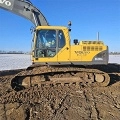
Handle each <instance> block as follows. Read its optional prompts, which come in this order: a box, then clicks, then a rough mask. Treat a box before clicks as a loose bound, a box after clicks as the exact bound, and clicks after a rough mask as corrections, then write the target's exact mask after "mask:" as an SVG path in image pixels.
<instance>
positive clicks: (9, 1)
mask: <svg viewBox="0 0 120 120" xmlns="http://www.w3.org/2000/svg"><path fill="white" fill-rule="evenodd" d="M0 8H1V9H4V10H7V11H10V12H12V13H14V14H17V15H19V16H22V17H24V18H26V19H28V20H30V21H31V22H32V23H33V24H34V25H35V29H34V37H33V40H32V65H31V66H29V67H28V68H27V69H25V70H23V71H21V72H19V73H18V74H16V75H15V76H14V77H13V78H12V79H11V87H12V89H14V90H15V91H21V90H24V89H27V88H30V87H33V86H46V85H50V86H54V85H57V86H59V85H63V86H65V85H68V86H70V85H76V86H79V85H90V86H107V85H108V84H109V82H110V76H109V75H108V74H107V73H106V72H104V71H101V70H99V68H98V69H94V68H92V67H93V66H97V65H98V66H101V65H107V64H108V59H109V53H108V46H107V45H105V44H104V43H103V41H100V40H93V41H90V40H88V41H78V39H74V40H73V44H71V41H70V31H71V28H70V26H71V22H69V26H68V27H65V26H51V25H49V24H48V22H47V20H46V18H45V17H44V15H43V14H42V13H41V11H40V10H39V9H38V8H36V7H35V6H34V5H33V4H32V3H31V2H30V1H29V0H0ZM87 66H92V67H88V68H87Z"/></svg>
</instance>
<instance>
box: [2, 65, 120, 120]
mask: <svg viewBox="0 0 120 120" xmlns="http://www.w3.org/2000/svg"><path fill="white" fill-rule="evenodd" d="M113 66H114V67H113ZM113 66H112V67H113V68H114V69H111V68H109V69H107V73H109V75H110V77H111V83H110V84H109V86H107V87H90V86H85V85H80V86H75V85H66V86H61V85H59V86H43V87H39V86H35V87H31V88H28V89H25V90H22V91H19V92H15V91H14V90H12V89H11V86H10V79H11V78H12V77H13V76H14V75H15V74H16V73H18V72H20V71H21V70H20V71H19V70H13V71H9V72H8V71H4V72H0V120H120V69H119V68H120V67H119V65H117V66H115V65H113Z"/></svg>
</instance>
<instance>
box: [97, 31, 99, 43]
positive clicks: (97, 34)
mask: <svg viewBox="0 0 120 120" xmlns="http://www.w3.org/2000/svg"><path fill="white" fill-rule="evenodd" d="M97 40H98V41H99V32H97Z"/></svg>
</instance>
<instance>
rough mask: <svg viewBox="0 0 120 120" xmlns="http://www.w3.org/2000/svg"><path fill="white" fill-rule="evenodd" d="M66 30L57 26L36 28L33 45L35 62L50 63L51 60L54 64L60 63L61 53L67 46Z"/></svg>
mask: <svg viewBox="0 0 120 120" xmlns="http://www.w3.org/2000/svg"><path fill="white" fill-rule="evenodd" d="M64 30H67V28H65V27H57V26H56V27H53V26H42V27H41V26H39V27H37V28H36V32H35V36H34V43H33V44H34V45H33V61H34V62H42V61H44V62H49V61H51V59H53V61H54V62H57V61H58V53H59V51H60V50H61V49H63V47H64V46H66V39H65V35H64ZM67 34H68V32H67ZM67 46H68V45H67ZM44 62H43V63H44ZM51 63H52V62H51Z"/></svg>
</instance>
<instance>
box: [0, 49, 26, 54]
mask: <svg viewBox="0 0 120 120" xmlns="http://www.w3.org/2000/svg"><path fill="white" fill-rule="evenodd" d="M0 54H25V52H23V51H2V50H0Z"/></svg>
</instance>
